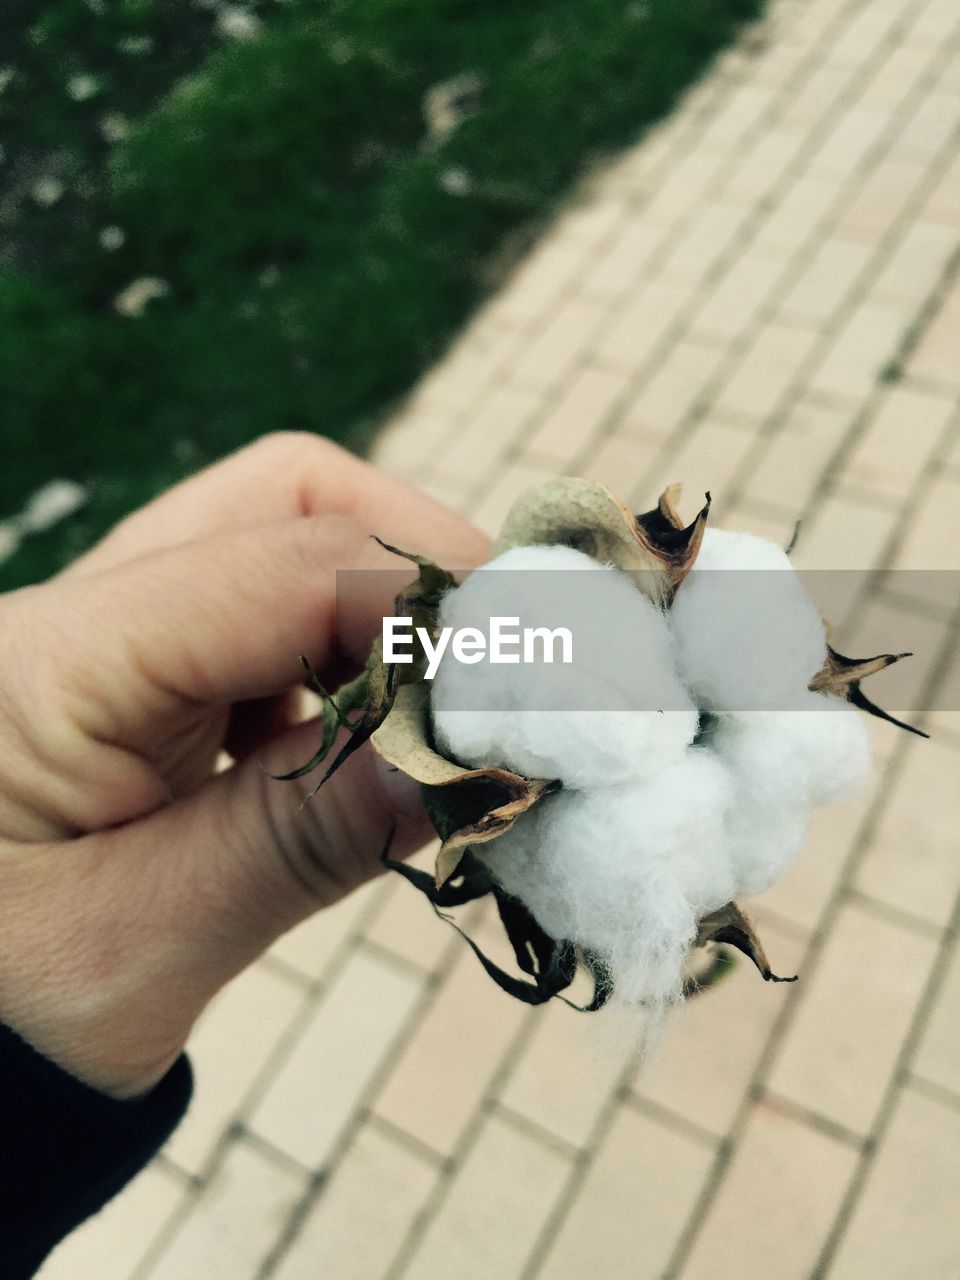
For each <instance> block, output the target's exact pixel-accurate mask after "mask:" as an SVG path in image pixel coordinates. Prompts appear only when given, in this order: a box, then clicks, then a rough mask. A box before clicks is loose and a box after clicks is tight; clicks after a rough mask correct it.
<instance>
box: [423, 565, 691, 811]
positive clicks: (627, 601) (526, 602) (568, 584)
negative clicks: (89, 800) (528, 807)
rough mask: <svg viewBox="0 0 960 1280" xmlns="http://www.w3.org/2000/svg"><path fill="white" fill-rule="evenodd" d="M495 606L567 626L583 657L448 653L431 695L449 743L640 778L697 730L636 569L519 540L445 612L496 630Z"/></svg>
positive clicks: (596, 774)
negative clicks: (475, 659)
mask: <svg viewBox="0 0 960 1280" xmlns="http://www.w3.org/2000/svg"><path fill="white" fill-rule="evenodd" d="M498 570H523V571H524V573H523V575H522V576H521V575H520V574H519V573H518V574H517V576H516V578H514V575H513V573H503V572H497V571H498ZM542 570H550V571H552V572H541V571H542ZM557 571H566V572H559V573H558V572H557ZM571 571H572V572H571ZM491 616H501V617H518V618H519V619H520V626H521V627H548V628H551V629H552V628H555V627H559V626H567V627H569V628H570V629H571V630H572V632H573V636H574V642H575V643H574V653H573V664H572V665H561V664H558V663H555V664H552V665H551V664H545V663H542V662H540V663H537V664H536V665H529V664H524V663H518V664H516V665H495V664H493V663H490V662H486V661H484V662H481V663H478V664H476V665H475V666H466V665H464V664H463V663H460V662H458V661H456V659H455V658H454V657H453V655H452V654H450V653H447V654H446V655H445V656H444V658H443V660H442V661H441V663H440V667H439V670H438V671H437V674H436V677H435V678H434V681H433V690H432V698H431V705H432V709H433V725H434V731H435V733H436V737H437V741H438V743H439V744H440V747H441V749H443V750H445V751H446V752H447V754H449V755H453V756H454V757H455V758H456V759H458V760H461V761H462V762H463V763H464V764H467V765H470V766H472V767H474V768H481V767H484V766H501V767H505V768H509V769H514V770H516V771H517V772H519V773H522V774H525V775H526V776H527V777H539V778H559V779H560V780H561V781H562V782H563V783H564V785H565V786H568V787H594V786H603V785H606V784H609V783H614V784H615V783H619V782H626V781H629V780H630V779H632V778H636V777H642V776H644V775H645V774H647V773H649V772H652V771H653V770H654V769H657V768H660V767H662V766H663V765H664V764H665V763H668V762H669V761H670V760H676V759H679V758H680V756H681V754H682V752H683V750H684V748H685V747H686V746H687V745H688V744H689V743H690V742H691V741H692V739H693V736H694V734H695V733H696V731H697V711H696V708H695V707H694V705H693V702H692V701H691V699H690V697H689V695H688V694H687V692H686V690H685V689H684V688H683V685H682V684H681V683H680V680H679V679H678V677H677V674H676V668H675V665H674V656H673V650H672V646H671V640H670V631H669V628H668V627H667V624H666V621H665V619H664V617H663V614H662V613H660V611H659V610H658V609H656V608H655V607H654V605H652V604H651V603H650V601H649V600H648V599H647V598H646V596H644V595H642V594H641V592H640V591H638V590H637V588H636V587H635V586H634V584H633V582H632V580H631V579H630V578H629V577H627V575H626V574H624V573H621V572H620V571H619V570H617V569H613V568H608V567H606V566H604V565H601V564H598V563H597V561H596V560H593V559H592V558H591V557H590V556H587V555H584V554H583V553H582V552H580V551H574V550H572V549H571V548H569V547H517V548H515V549H514V550H512V551H508V552H505V553H504V554H503V555H502V556H498V557H497V558H496V559H495V560H492V561H491V562H490V563H489V564H487V565H484V566H483V567H482V568H481V569H478V570H476V571H475V572H474V573H472V574H471V575H470V576H469V577H468V578H467V579H466V581H465V582H464V583H463V584H462V585H461V586H460V587H459V588H458V589H457V590H456V591H452V592H450V593H449V594H448V595H447V596H445V597H444V599H443V601H442V603H441V606H440V619H439V620H440V625H441V626H450V627H453V628H455V629H457V628H462V627H476V628H478V629H479V630H481V631H483V632H485V633H486V632H487V631H488V630H489V623H490V618H491ZM481 708H482V709H481Z"/></svg>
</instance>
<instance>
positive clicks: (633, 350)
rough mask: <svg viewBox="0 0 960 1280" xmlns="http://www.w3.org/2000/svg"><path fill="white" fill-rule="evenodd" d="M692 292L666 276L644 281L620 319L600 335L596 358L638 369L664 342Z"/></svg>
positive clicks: (630, 368)
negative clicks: (667, 279)
mask: <svg viewBox="0 0 960 1280" xmlns="http://www.w3.org/2000/svg"><path fill="white" fill-rule="evenodd" d="M689 301H690V294H689V292H688V291H687V290H686V289H684V288H683V287H682V286H680V285H677V284H673V283H671V282H669V281H666V280H651V281H648V282H646V283H644V284H643V285H642V286H641V288H640V289H639V290H638V292H637V293H636V294H635V295H634V296H633V297H632V298H631V300H630V303H629V305H628V306H627V307H626V309H625V310H624V311H622V312H621V313H620V314H619V316H618V318H617V319H616V321H615V322H614V323H613V324H612V325H611V326H610V327H609V328H608V329H607V330H606V331H605V332H604V333H603V334H602V335H601V336H600V337H599V338H598V340H597V344H596V358H597V360H598V361H600V362H601V363H603V364H608V365H610V366H611V367H612V368H614V369H622V370H624V371H625V372H627V373H634V372H635V371H636V370H637V369H639V368H640V367H641V366H642V365H643V364H644V362H645V361H646V359H647V358H648V356H649V355H650V353H651V352H652V351H653V350H654V348H655V347H656V346H657V345H658V344H659V343H660V341H661V340H662V338H663V337H664V334H665V333H666V332H667V330H668V329H669V328H670V326H671V325H672V323H673V322H674V320H675V319H676V318H677V316H678V315H679V313H680V311H681V310H682V308H683V307H684V306H686V305H687V304H688V303H689Z"/></svg>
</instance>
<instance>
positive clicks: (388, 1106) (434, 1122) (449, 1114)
mask: <svg viewBox="0 0 960 1280" xmlns="http://www.w3.org/2000/svg"><path fill="white" fill-rule="evenodd" d="M496 927H497V926H496V925H491V926H490V928H489V930H484V929H483V928H478V929H473V930H471V936H473V937H474V938H475V940H476V941H477V942H478V943H479V944H480V946H482V947H483V948H484V950H485V951H487V952H488V953H489V951H490V950H491V945H490V944H491V942H492V939H491V938H490V937H489V933H490V932H492V931H493V930H494V929H495V928H496ZM525 1012H526V1007H525V1006H524V1005H522V1004H521V1003H520V1002H519V1001H517V1000H512V999H511V998H510V997H509V996H508V995H507V994H506V993H505V992H503V991H501V990H500V988H499V987H497V986H496V985H495V984H494V983H493V982H491V981H490V978H489V977H488V976H487V974H486V973H485V972H484V971H483V969H482V968H481V966H480V964H479V963H478V961H477V958H476V956H475V955H474V954H473V952H472V951H470V950H469V948H468V947H467V946H466V945H464V946H463V948H462V949H461V951H460V953H459V955H458V956H457V958H456V961H455V962H454V964H453V967H452V969H451V970H450V972H449V975H448V976H447V977H446V978H445V980H444V983H443V986H442V987H441V988H440V990H439V991H438V992H437V994H436V996H435V997H434V1000H433V1002H432V1004H431V1005H430V1008H429V1009H428V1010H427V1012H426V1013H425V1014H424V1015H423V1017H422V1018H421V1019H420V1022H419V1024H418V1026H417V1029H416V1032H415V1034H414V1035H413V1036H412V1038H411V1039H410V1041H409V1042H408V1044H407V1045H406V1047H405V1049H404V1050H403V1052H402V1053H401V1055H400V1057H399V1058H398V1059H397V1060H396V1062H395V1063H393V1064H392V1067H391V1070H390V1072H389V1074H388V1076H387V1077H386V1080H385V1082H384V1084H383V1087H382V1089H381V1090H380V1091H379V1092H378V1094H377V1097H376V1099H375V1100H374V1103H373V1107H374V1111H375V1113H376V1114H377V1115H379V1116H383V1117H384V1119H386V1120H389V1121H390V1123H391V1124H394V1125H396V1126H397V1128H398V1129H402V1130H403V1131H404V1132H405V1133H409V1134H412V1135H413V1136H414V1137H415V1138H417V1139H419V1141H421V1142H423V1143H425V1144H426V1145H427V1146H428V1147H432V1148H433V1150H435V1151H438V1152H440V1153H441V1154H443V1155H452V1154H453V1152H454V1151H455V1150H456V1148H457V1146H458V1144H459V1142H460V1140H461V1138H462V1137H463V1134H464V1132H465V1130H466V1128H467V1125H468V1124H469V1123H470V1121H471V1119H472V1118H473V1116H474V1113H475V1112H476V1110H477V1108H478V1107H479V1106H480V1104H481V1102H482V1101H483V1098H484V1096H485V1094H486V1093H487V1091H488V1090H489V1088H490V1085H491V1081H492V1079H493V1076H494V1073H495V1072H496V1071H497V1069H498V1067H499V1066H500V1065H501V1063H502V1061H503V1059H504V1057H505V1055H506V1053H507V1051H508V1049H509V1048H510V1046H511V1044H512V1043H513V1040H514V1039H515V1037H516V1035H517V1032H518V1031H519V1029H520V1027H521V1025H522V1022H523V1018H524V1014H525Z"/></svg>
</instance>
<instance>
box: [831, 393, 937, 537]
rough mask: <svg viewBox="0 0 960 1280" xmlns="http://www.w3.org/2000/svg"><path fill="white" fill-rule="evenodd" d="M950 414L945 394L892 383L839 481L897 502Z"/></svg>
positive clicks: (908, 491)
mask: <svg viewBox="0 0 960 1280" xmlns="http://www.w3.org/2000/svg"><path fill="white" fill-rule="evenodd" d="M953 412H954V405H953V402H952V401H951V400H950V399H948V398H947V397H945V396H934V395H929V394H926V393H924V392H922V391H914V390H913V389H912V388H909V387H892V388H891V389H890V390H889V391H888V392H887V393H886V394H885V395H884V396H883V397H882V399H881V400H880V403H879V405H878V406H877V408H876V410H875V412H874V414H873V416H872V419H871V421H870V424H869V426H868V427H867V429H866V431H865V432H864V434H863V435H862V436H861V438H860V440H859V441H858V443H857V445H856V448H855V449H854V450H853V452H852V453H851V454H850V456H849V457H848V458H847V460H846V463H845V464H844V467H843V470H842V472H841V478H842V481H843V483H844V484H845V485H847V486H848V487H854V488H857V489H864V490H866V491H868V492H870V493H875V494H879V495H881V496H883V497H886V498H891V499H893V500H895V501H902V500H903V499H905V498H907V497H909V495H910V494H911V492H912V491H913V488H914V485H915V484H916V483H917V480H918V478H919V476H920V475H921V473H922V472H923V470H924V468H925V467H926V466H927V464H928V463H929V461H930V457H931V454H932V453H933V450H934V448H935V447H936V445H937V442H938V441H939V440H940V438H941V437H942V435H943V433H944V428H945V427H946V425H947V422H948V421H949V420H950V417H951V415H952V414H953ZM924 510H925V511H926V510H930V508H929V507H926V508H925V509H924ZM936 518H937V519H941V520H942V519H943V517H942V516H941V515H940V514H939V513H937V514H936ZM921 519H922V516H921ZM909 536H910V535H908V539H909Z"/></svg>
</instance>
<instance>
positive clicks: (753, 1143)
mask: <svg viewBox="0 0 960 1280" xmlns="http://www.w3.org/2000/svg"><path fill="white" fill-rule="evenodd" d="M855 1165H856V1153H855V1152H854V1151H852V1150H851V1149H850V1148H849V1147H847V1146H845V1145H843V1144H841V1143H840V1142H837V1141H835V1140H834V1139H833V1138H830V1137H827V1136H826V1135H825V1134H823V1133H820V1132H818V1131H817V1130H816V1129H813V1128H811V1127H810V1126H808V1125H806V1124H803V1123H802V1122H800V1121H798V1120H796V1119H794V1118H793V1117H791V1116H789V1115H785V1114H783V1112H781V1111H780V1110H779V1109H778V1108H776V1107H774V1106H772V1105H771V1104H770V1103H765V1102H760V1103H757V1104H756V1105H755V1106H754V1107H753V1109H752V1111H751V1113H750V1118H749V1122H748V1124H747V1126H746V1130H745V1132H744V1134H743V1136H742V1137H741V1139H740V1142H739V1144H738V1145H737V1148H736V1150H735V1152H734V1154H733V1158H732V1160H731V1162H730V1166H729V1168H728V1169H727V1170H726V1173H725V1176H724V1178H723V1181H722V1182H721V1184H720V1189H719V1193H718V1195H717V1197H716V1199H715V1200H714V1202H713V1204H712V1205H711V1207H710V1209H709V1210H708V1212H707V1215H706V1219H705V1221H704V1223H703V1225H702V1227H701V1228H700V1231H699V1234H698V1235H697V1238H696V1242H695V1244H694V1247H693V1250H692V1252H691V1254H690V1257H689V1259H688V1261H687V1263H686V1265H685V1266H683V1267H682V1268H681V1270H680V1273H679V1274H680V1280H716V1277H717V1276H718V1275H723V1274H724V1271H723V1270H720V1271H718V1266H722V1267H723V1268H725V1272H726V1274H727V1275H730V1276H736V1277H737V1278H738V1280H771V1278H772V1277H774V1276H775V1277H776V1280H808V1278H809V1276H810V1274H811V1271H812V1267H813V1264H814V1263H815V1261H816V1259H817V1255H818V1253H819V1252H820V1249H821V1247H822V1245H823V1242H824V1240H825V1239H826V1236H827V1233H828V1231H829V1229H830V1226H831V1224H832V1222H833V1217H834V1214H835V1213H836V1208H837V1202H838V1201H839V1199H840V1197H841V1196H842V1195H843V1193H844V1191H845V1190H846V1188H847V1185H848V1183H849V1181H850V1178H851V1177H852V1175H853V1171H854V1167H855Z"/></svg>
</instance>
